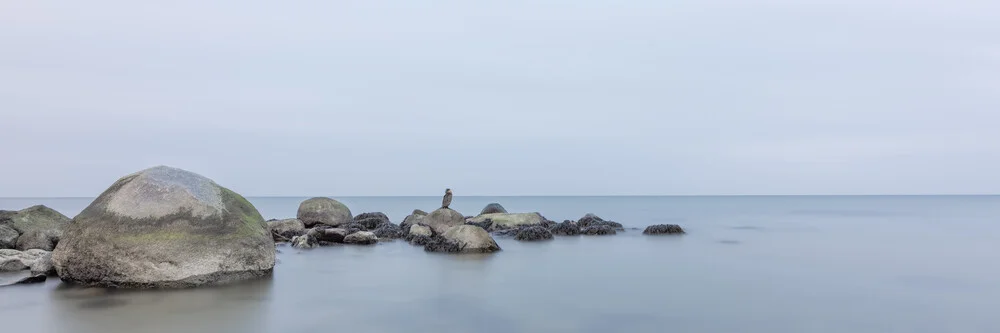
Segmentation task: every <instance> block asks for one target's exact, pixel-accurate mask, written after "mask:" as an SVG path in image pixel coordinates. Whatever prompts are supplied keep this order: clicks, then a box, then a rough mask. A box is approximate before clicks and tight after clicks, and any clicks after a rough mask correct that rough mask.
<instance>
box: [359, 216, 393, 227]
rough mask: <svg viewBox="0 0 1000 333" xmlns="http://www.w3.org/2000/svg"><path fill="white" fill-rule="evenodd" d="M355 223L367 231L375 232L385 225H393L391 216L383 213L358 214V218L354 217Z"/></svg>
mask: <svg viewBox="0 0 1000 333" xmlns="http://www.w3.org/2000/svg"><path fill="white" fill-rule="evenodd" d="M354 222H355V223H359V224H361V225H363V226H365V229H367V230H375V229H376V228H378V227H379V226H381V225H383V224H386V223H391V222H390V221H389V216H386V215H385V213H382V212H374V213H361V214H358V216H355V217H354Z"/></svg>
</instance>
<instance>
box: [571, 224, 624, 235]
mask: <svg viewBox="0 0 1000 333" xmlns="http://www.w3.org/2000/svg"><path fill="white" fill-rule="evenodd" d="M580 234H581V235H589V236H603V235H614V234H617V232H616V231H615V228H612V227H611V226H608V225H591V226H589V227H584V228H580Z"/></svg>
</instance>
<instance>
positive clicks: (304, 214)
mask: <svg viewBox="0 0 1000 333" xmlns="http://www.w3.org/2000/svg"><path fill="white" fill-rule="evenodd" d="M296 217H297V218H298V219H299V220H301V221H302V223H305V225H306V227H308V228H311V227H313V226H315V225H317V224H325V225H328V226H333V227H336V226H339V225H341V224H346V223H350V222H351V221H353V220H354V215H351V210H350V209H349V208H347V206H346V205H344V204H342V203H340V201H337V200H333V199H330V198H326V197H316V198H312V199H309V200H306V201H303V202H302V203H301V204H299V211H298V214H297V215H296Z"/></svg>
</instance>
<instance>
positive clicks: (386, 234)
mask: <svg viewBox="0 0 1000 333" xmlns="http://www.w3.org/2000/svg"><path fill="white" fill-rule="evenodd" d="M373 233H375V237H378V239H396V238H403V236H405V235H404V234H403V229H400V228H399V226H397V225H395V224H392V223H386V224H383V225H380V226H379V227H378V228H375V231H373Z"/></svg>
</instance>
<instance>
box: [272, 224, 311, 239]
mask: <svg viewBox="0 0 1000 333" xmlns="http://www.w3.org/2000/svg"><path fill="white" fill-rule="evenodd" d="M267 228H268V230H270V231H271V237H272V238H273V239H274V241H275V242H288V241H291V240H292V237H295V236H302V235H305V233H306V225H305V224H304V223H302V221H299V219H284V220H269V221H267Z"/></svg>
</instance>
